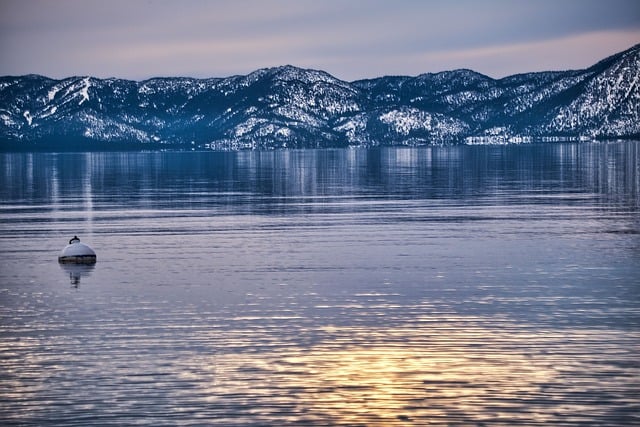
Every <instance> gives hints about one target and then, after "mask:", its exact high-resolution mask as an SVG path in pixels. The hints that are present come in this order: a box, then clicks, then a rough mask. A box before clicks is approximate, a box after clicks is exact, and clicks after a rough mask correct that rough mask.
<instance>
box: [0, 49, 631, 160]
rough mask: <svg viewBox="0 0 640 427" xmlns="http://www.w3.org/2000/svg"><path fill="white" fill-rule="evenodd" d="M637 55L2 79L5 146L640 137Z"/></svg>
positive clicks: (0, 117)
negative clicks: (337, 73) (497, 75)
mask: <svg viewBox="0 0 640 427" xmlns="http://www.w3.org/2000/svg"><path fill="white" fill-rule="evenodd" d="M639 84H640V45H637V46H634V47H633V48H631V49H629V50H627V51H624V52H621V53H619V54H616V55H613V56H611V57H609V58H606V59H604V60H602V61H600V62H598V63H597V64H595V65H593V66H592V67H590V68H588V69H586V70H577V71H563V72H558V71H556V72H544V73H529V74H519V75H515V76H510V77H506V78H503V79H498V80H496V79H492V78H490V77H487V76H484V75H482V74H479V73H476V72H474V71H471V70H454V71H447V72H441V73H428V74H422V75H419V76H416V77H408V76H389V77H380V78H377V79H370V80H360V81H355V82H345V81H341V80H339V79H336V78H335V77H333V76H331V75H329V74H327V73H325V72H323V71H317V70H307V69H301V68H297V67H293V66H290V65H287V66H283V67H276V68H266V69H261V70H257V71H254V72H253V73H251V74H248V75H246V76H233V77H229V78H212V79H193V78H156V79H150V80H145V81H141V82H135V81H130V80H120V79H96V78H93V77H86V76H83V77H71V78H67V79H63V80H54V79H50V78H47V77H42V76H37V75H28V76H20V77H11V76H7V77H0V147H21V146H24V147H30V148H33V147H38V146H57V147H65V146H66V145H68V144H72V143H73V144H76V145H77V144H81V145H82V147H86V148H91V147H92V145H87V144H94V145H95V144H101V146H109V145H114V144H119V146H122V145H124V146H132V147H135V146H138V145H141V144H145V145H146V146H151V145H154V146H156V145H157V146H161V145H162V144H166V145H171V146H185V145H186V146H188V147H193V146H200V147H204V146H207V147H214V148H225V149H237V148H271V147H318V146H320V147H323V146H345V145H354V144H355V145H379V144H423V143H443V142H453V143H456V142H465V141H466V142H469V141H471V142H474V141H487V140H490V139H498V140H501V141H521V140H523V139H524V140H527V139H531V138H538V137H589V138H607V137H637V136H639V135H640V120H639V119H640V117H639V114H640V113H639V111H640V89H639Z"/></svg>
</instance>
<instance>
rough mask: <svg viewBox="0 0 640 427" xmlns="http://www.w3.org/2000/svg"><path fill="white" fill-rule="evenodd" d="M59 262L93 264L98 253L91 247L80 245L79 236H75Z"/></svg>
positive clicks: (63, 251) (59, 258)
mask: <svg viewBox="0 0 640 427" xmlns="http://www.w3.org/2000/svg"><path fill="white" fill-rule="evenodd" d="M58 262H61V263H75V264H92V263H94V262H96V253H95V251H94V250H93V249H91V247H90V246H88V245H85V244H84V243H80V239H78V236H73V239H71V240H69V244H68V245H67V246H65V248H64V249H63V250H62V252H61V253H60V256H59V257H58Z"/></svg>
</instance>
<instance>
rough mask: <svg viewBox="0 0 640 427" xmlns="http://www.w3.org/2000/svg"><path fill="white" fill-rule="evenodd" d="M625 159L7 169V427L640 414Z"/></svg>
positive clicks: (594, 419)
mask: <svg viewBox="0 0 640 427" xmlns="http://www.w3.org/2000/svg"><path fill="white" fill-rule="evenodd" d="M639 149H640V142H637V141H626V142H611V143H584V144H533V145H525V146H505V147H435V148H427V147H425V148H411V149H409V148H385V149H369V150H365V149H350V150H317V151H316V150H308V151H272V152H240V153H197V152H196V153H87V154H84V153H82V154H73V153H67V154H46V153H41V154H29V153H20V154H11V153H4V154H0V174H1V175H0V184H1V186H0V214H1V216H0V251H1V255H2V257H1V259H0V424H1V425H4V426H10V425H25V426H43V425H60V426H70V425H77V426H85V425H114V426H115V425H118V426H120V425H133V424H139V425H153V426H160V425H185V426H186V425H220V426H236V425H237V426H240V425H249V426H258V425H259V426H266V425H273V426H283V425H292V426H298V425H313V426H315V425H318V426H320V425H322V426H324V425H350V426H360V425H362V426H364V425H371V426H375V425H380V426H391V425H398V426H400V425H420V426H422V425H491V426H494V425H503V426H512V425H543V424H544V425H634V424H635V425H637V424H640V397H638V390H640V362H638V360H639V359H640V358H639V357H638V355H639V353H640V351H639V350H640V215H639V210H640V209H639V208H640V156H639ZM76 234H77V235H78V236H79V237H80V238H81V239H82V241H83V242H84V243H87V244H89V245H91V246H92V247H93V248H94V249H95V250H96V252H97V254H98V262H97V264H95V265H94V266H73V265H59V264H58V263H57V256H58V253H59V252H60V250H61V249H62V248H63V247H64V245H65V244H66V243H67V241H68V240H69V239H70V238H71V237H72V236H73V235H76Z"/></svg>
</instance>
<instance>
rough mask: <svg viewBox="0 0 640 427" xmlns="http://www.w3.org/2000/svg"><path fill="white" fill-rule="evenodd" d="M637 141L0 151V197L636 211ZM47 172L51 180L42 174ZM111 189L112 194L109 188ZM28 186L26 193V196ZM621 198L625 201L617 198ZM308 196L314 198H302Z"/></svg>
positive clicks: (89, 203) (91, 205)
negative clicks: (566, 196)
mask: <svg viewBox="0 0 640 427" xmlns="http://www.w3.org/2000/svg"><path fill="white" fill-rule="evenodd" d="M639 147H640V142H638V141H626V142H616V143H554V144H531V145H517V146H453V147H420V148H377V149H335V150H303V151H296V150H285V151H256V152H237V153H212V152H206V153H197V152H196V153H85V154H71V153H70V154H32V153H22V154H4V155H2V156H1V157H0V167H1V168H2V170H3V171H5V172H4V176H3V178H2V179H3V180H6V182H24V183H26V185H23V186H12V185H2V186H1V187H0V199H25V200H34V201H37V202H38V203H41V202H42V201H47V200H48V201H49V202H50V204H51V206H52V209H56V206H58V205H59V204H60V201H61V200H63V199H64V200H65V206H67V207H68V206H69V203H70V202H71V204H72V205H73V201H76V204H77V209H78V210H85V211H86V210H91V211H97V210H100V208H101V206H109V207H110V208H112V207H113V206H114V205H119V204H121V205H122V206H127V207H130V206H144V207H149V208H156V209H176V208H177V209H180V208H189V209H209V210H210V209H215V210H220V211H222V212H224V210H225V206H227V205H228V203H230V201H231V200H232V201H233V203H234V204H235V206H234V210H235V211H236V212H237V211H238V208H239V206H238V204H245V205H246V212H247V213H258V212H263V213H268V212H269V210H270V209H275V210H276V211H277V210H278V209H279V208H278V206H281V207H282V206H285V205H286V206H287V207H288V208H295V206H296V204H299V202H300V201H301V200H303V199H304V200H305V201H306V202H307V203H305V204H304V207H302V206H301V209H307V210H308V209H312V210H313V209H326V208H327V206H329V204H330V203H331V202H332V201H338V200H343V199H345V198H350V199H367V198H368V197H370V195H371V194H389V195H393V197H394V198H401V199H462V198H469V197H476V198H482V197H495V196H496V195H497V194H500V195H501V197H506V196H508V195H509V191H510V190H513V189H516V188H517V189H518V191H520V192H521V191H522V189H523V188H524V189H528V190H531V191H534V192H535V191H547V192H553V191H562V192H565V193H567V192H573V193H583V194H585V193H589V194H594V197H600V198H602V199H603V200H604V201H607V202H615V201H616V200H618V199H624V200H626V202H625V203H629V201H631V204H632V206H631V207H632V208H634V209H635V208H638V200H639V196H638V194H639V189H638V179H639V177H638V162H639V161H640V158H639V156H638V150H639ZM52 176H53V177H54V179H53V180H51V179H50V177H52ZM115 189H117V191H116V190H115ZM27 193H28V194H27ZM622 195H624V198H623V197H621V196H622ZM310 198H316V199H317V201H318V203H317V204H316V203H308V202H309V201H310Z"/></svg>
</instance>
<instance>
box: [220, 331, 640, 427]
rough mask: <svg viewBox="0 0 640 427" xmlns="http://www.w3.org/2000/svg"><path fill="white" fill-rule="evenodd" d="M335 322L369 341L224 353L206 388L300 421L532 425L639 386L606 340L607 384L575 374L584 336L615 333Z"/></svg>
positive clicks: (588, 408)
mask: <svg viewBox="0 0 640 427" xmlns="http://www.w3.org/2000/svg"><path fill="white" fill-rule="evenodd" d="M329 329H330V332H331V333H332V334H333V335H334V336H335V337H338V338H339V337H345V336H349V337H351V338H352V340H351V341H352V342H366V341H369V342H370V344H358V345H353V344H348V343H345V342H344V341H342V340H340V339H337V340H331V341H326V342H323V343H320V344H318V345H316V346H314V347H311V348H308V349H291V348H289V349H284V350H283V351H275V352H271V353H266V354H265V353H251V354H219V355H217V356H216V357H215V360H213V361H212V362H211V363H212V364H214V365H215V367H216V375H215V376H216V378H217V380H216V384H212V385H211V389H210V390H208V392H209V393H210V395H211V396H210V397H211V399H212V400H213V401H217V400H219V399H224V398H225V397H224V396H238V395H246V396H247V397H248V396H250V398H251V400H252V402H253V403H252V404H253V406H254V410H255V411H256V412H255V413H256V414H261V415H265V414H266V413H268V412H269V410H270V409H269V408H272V407H277V408H280V409H282V408H283V407H286V408H288V410H287V411H288V414H289V416H288V422H290V423H291V424H294V425H295V424H297V423H309V424H314V425H320V424H322V423H325V422H328V423H330V424H333V425H336V424H339V425H409V424H410V425H427V424H452V423H454V424H455V423H460V422H462V423H470V422H472V423H487V424H489V425H495V424H502V425H509V424H511V423H516V424H520V425H522V424H525V425H526V424H540V423H547V422H551V423H553V422H558V421H559V420H564V421H567V420H572V421H575V422H579V421H580V419H581V418H580V417H581V416H582V415H583V414H587V413H589V412H593V411H594V407H593V400H594V396H596V395H597V394H596V393H597V391H598V389H599V388H600V387H603V386H604V387H605V388H606V387H613V389H614V392H615V389H616V388H618V387H619V388H620V390H624V389H627V390H628V387H629V386H631V384H629V383H627V384H622V383H619V384H618V385H616V384H615V382H616V381H620V380H621V378H627V381H631V382H633V381H635V382H636V383H637V382H638V381H637V380H633V375H630V376H629V375H626V374H620V372H618V374H620V375H621V376H618V377H617V378H616V373H615V372H614V371H613V370H612V368H611V367H610V366H609V367H607V361H606V355H607V348H605V347H603V348H602V349H601V350H602V351H603V354H602V358H603V360H602V361H601V362H602V364H603V365H604V366H603V369H604V370H608V371H609V374H610V375H609V376H608V377H607V376H602V377H600V379H601V380H602V383H599V382H598V381H593V379H594V378H598V377H599V376H598V375H597V374H596V375H595V376H594V377H592V378H582V379H581V378H575V377H573V373H572V372H581V370H583V369H585V366H583V365H584V364H587V363H593V358H592V357H590V360H588V361H587V360H584V361H581V360H580V357H583V358H586V356H587V355H588V353H585V351H587V350H586V349H585V348H584V346H585V343H586V342H588V343H591V345H593V343H594V342H597V341H598V340H602V342H603V343H606V342H609V343H610V342H611V341H610V340H611V331H608V332H607V337H606V339H604V337H602V336H598V333H597V332H594V331H586V332H585V331H571V332H570V333H568V334H567V333H559V332H554V333H549V332H548V331H547V332H542V333H530V332H526V331H522V330H520V331H515V330H512V329H510V330H507V331H504V332H503V333H500V332H498V331H497V330H486V329H482V328H479V327H475V328H472V329H466V330H456V329H455V328H453V327H452V328H445V329H441V328H438V330H437V331H434V332H435V333H434V334H433V335H429V336H424V335H422V334H421V332H422V333H424V331H420V330H416V329H415V328H396V329H388V330H383V331H381V330H378V331H377V332H375V333H372V332H371V331H367V330H366V329H359V328H347V327H345V328H336V327H331V328H329ZM627 338H629V337H627ZM637 338H638V337H635V340H636V341H635V342H637ZM607 340H609V341H607ZM559 343H562V344H561V347H558V344H559ZM618 350H619V349H618ZM618 350H611V351H613V352H617V351H618ZM580 355H581V356H580ZM596 358H599V356H596ZM636 368H637V367H636ZM635 372H637V369H635ZM571 381H576V383H575V384H571ZM605 383H606V384H605ZM600 391H601V390H600ZM605 398H607V397H606V396H605ZM631 403H632V402H631ZM280 415H282V413H280Z"/></svg>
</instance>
